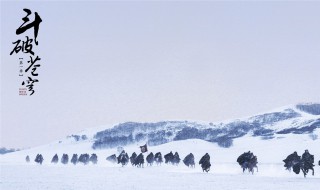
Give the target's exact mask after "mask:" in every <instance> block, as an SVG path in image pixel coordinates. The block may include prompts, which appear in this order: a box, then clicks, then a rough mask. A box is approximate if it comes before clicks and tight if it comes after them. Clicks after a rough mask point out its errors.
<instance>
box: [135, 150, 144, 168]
mask: <svg viewBox="0 0 320 190" xmlns="http://www.w3.org/2000/svg"><path fill="white" fill-rule="evenodd" d="M134 165H135V166H137V167H138V168H143V165H144V156H143V154H142V153H140V154H139V155H138V156H137V158H136V159H135V161H134Z"/></svg>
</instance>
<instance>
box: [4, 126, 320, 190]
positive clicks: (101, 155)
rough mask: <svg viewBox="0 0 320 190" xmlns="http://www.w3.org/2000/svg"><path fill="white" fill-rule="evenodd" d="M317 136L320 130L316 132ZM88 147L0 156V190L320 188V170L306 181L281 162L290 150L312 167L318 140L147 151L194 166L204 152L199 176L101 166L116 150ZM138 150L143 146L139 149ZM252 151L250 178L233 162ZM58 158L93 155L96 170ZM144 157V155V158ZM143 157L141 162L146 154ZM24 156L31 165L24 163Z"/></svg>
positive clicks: (169, 169) (178, 145) (251, 140)
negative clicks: (207, 160)
mask: <svg viewBox="0 0 320 190" xmlns="http://www.w3.org/2000/svg"><path fill="white" fill-rule="evenodd" d="M316 132H317V134H318V133H319V130H317V131H316ZM91 145H92V142H90V141H87V142H73V141H68V140H65V141H63V142H60V143H59V142H58V141H57V142H53V143H51V144H48V145H43V146H39V147H35V148H32V149H27V150H23V151H19V152H14V153H9V154H6V155H2V156H0V166H1V181H0V189H1V190H11V189H12V190H13V189H14V190H16V189H18V190H24V189H30V190H42V189H53V190H60V189H66V190H72V189H76V190H82V189H83V190H84V189H85V190H87V189H96V190H100V189H108V190H109V189H115V190H124V189H139V190H140V189H141V190H143V189H148V190H150V189H174V190H179V189H183V190H185V189H190V190H191V189H201V190H205V189H210V190H212V189H219V190H220V189H221V190H228V189H230V190H231V189H232V190H234V189H237V190H241V189H243V190H270V189H274V190H284V189H290V190H300V189H301V190H302V189H303V190H315V189H318V188H319V187H320V166H318V165H316V166H315V175H314V176H312V175H311V173H309V174H308V175H307V178H304V177H303V174H302V173H300V174H299V175H296V174H295V173H293V172H291V173H290V172H288V171H286V170H285V169H284V167H283V163H282V160H283V159H285V158H286V156H287V155H289V154H291V153H292V152H293V151H295V150H296V151H297V152H298V154H299V155H301V154H302V153H303V152H304V150H305V149H309V151H310V153H312V154H314V155H315V161H316V164H317V162H318V161H319V159H320V139H316V140H312V139H311V138H310V137H309V136H308V135H307V134H306V135H293V134H289V135H285V136H277V137H276V138H274V139H270V140H261V139H260V138H259V137H250V136H247V137H242V138H238V139H235V141H234V145H233V146H232V147H230V148H221V147H219V146H218V145H217V144H215V143H210V142H206V141H203V140H198V139H190V140H184V141H174V142H170V143H166V144H162V145H159V146H153V147H149V152H150V151H152V152H153V153H156V152H158V151H160V152H162V154H163V155H164V154H166V153H168V152H170V151H173V153H174V152H175V151H178V152H179V154H180V158H181V159H183V158H184V157H185V156H186V155H187V154H189V153H190V152H192V153H193V154H194V155H195V161H196V163H197V162H198V161H199V160H200V158H201V157H202V156H203V155H204V154H205V153H206V152H208V153H209V154H210V156H211V164H212V167H211V170H210V171H209V173H203V172H202V170H201V167H200V166H199V165H198V164H196V167H195V168H192V169H191V168H187V167H186V166H185V165H184V164H183V163H182V162H181V163H180V165H179V166H172V165H166V164H163V165H162V166H151V167H150V166H146V165H145V167H144V168H135V167H132V166H131V165H130V164H129V165H127V166H125V167H121V166H120V165H117V164H112V163H110V162H108V161H106V160H105V159H106V157H107V156H110V155H111V154H118V153H117V150H116V149H106V150H92V149H91ZM140 145H142V144H140ZM124 149H125V150H126V151H127V152H128V154H129V156H131V154H132V152H134V151H135V152H137V153H139V145H138V144H135V145H131V146H128V147H124ZM248 150H251V151H252V152H253V153H254V154H255V155H257V157H258V162H259V163H258V167H259V172H256V173H254V175H252V174H249V173H242V170H241V168H240V166H239V165H238V164H237V162H236V159H237V157H238V156H239V155H240V154H242V153H243V152H246V151H248ZM37 153H41V154H42V155H43V157H44V163H43V165H37V164H36V163H35V162H34V161H33V160H34V158H35V156H36V154H37ZM55 153H57V154H58V155H59V158H61V156H62V153H67V154H69V157H71V156H72V154H73V153H77V154H78V155H79V154H81V153H89V154H92V153H96V154H97V155H98V164H97V165H92V164H89V165H86V166H84V165H81V164H78V165H76V166H74V165H72V164H70V163H69V164H68V165H63V164H61V163H58V164H56V165H54V164H51V163H50V162H51V159H52V157H53V155H54V154H55ZM147 154H148V153H147ZM147 154H145V157H146V155H147ZM26 155H29V156H30V159H31V162H30V163H26V162H25V157H26Z"/></svg>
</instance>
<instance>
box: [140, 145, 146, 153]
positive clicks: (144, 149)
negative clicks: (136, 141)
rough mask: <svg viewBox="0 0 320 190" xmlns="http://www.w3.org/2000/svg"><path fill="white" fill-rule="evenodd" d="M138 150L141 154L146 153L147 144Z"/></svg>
mask: <svg viewBox="0 0 320 190" xmlns="http://www.w3.org/2000/svg"><path fill="white" fill-rule="evenodd" d="M140 149H141V152H142V153H145V152H148V148H147V144H145V145H143V146H140Z"/></svg>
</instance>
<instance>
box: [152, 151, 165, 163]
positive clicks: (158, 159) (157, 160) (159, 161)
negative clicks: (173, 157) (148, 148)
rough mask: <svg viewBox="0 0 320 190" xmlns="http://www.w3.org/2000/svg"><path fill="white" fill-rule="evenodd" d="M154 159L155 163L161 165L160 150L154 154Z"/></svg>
mask: <svg viewBox="0 0 320 190" xmlns="http://www.w3.org/2000/svg"><path fill="white" fill-rule="evenodd" d="M154 161H155V162H156V163H157V165H159V164H160V165H161V163H162V162H163V161H162V154H161V152H157V153H156V154H155V155H154Z"/></svg>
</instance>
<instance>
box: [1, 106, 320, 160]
mask: <svg viewBox="0 0 320 190" xmlns="http://www.w3.org/2000/svg"><path fill="white" fill-rule="evenodd" d="M319 110H320V104H298V105H293V106H286V107H282V108H279V109H276V110H273V111H271V112H267V113H262V114H258V115H256V116H251V117H247V118H242V119H235V120H229V121H224V122H216V123H204V122H189V121H163V122H157V123H136V122H127V123H121V124H118V125H116V126H114V127H112V126H102V127H99V128H96V129H94V128H92V129H88V130H85V131H82V132H81V133H78V134H76V135H70V136H68V137H67V138H66V139H62V140H59V141H56V142H52V143H50V144H47V145H43V146H39V147H35V148H31V149H27V150H23V151H20V152H16V153H10V154H7V155H6V156H2V157H1V162H2V163H3V162H11V161H14V162H20V163H23V162H24V158H25V155H30V156H35V155H36V154H37V153H42V154H43V155H44V157H45V158H47V159H45V162H49V160H51V158H52V156H53V155H54V154H55V153H58V154H60V155H61V154H63V153H68V154H73V153H78V154H81V153H86V152H87V153H97V154H98V155H101V156H102V157H103V158H105V157H106V156H107V155H110V154H114V153H117V151H116V148H117V147H118V146H123V147H124V148H125V149H126V150H127V151H128V152H129V153H131V152H133V151H135V152H138V151H139V145H143V144H145V143H146V142H147V144H148V145H149V149H150V150H151V151H153V152H156V151H162V152H169V151H171V150H172V151H179V152H181V154H182V156H183V155H186V154H188V153H190V152H194V153H197V154H196V155H195V156H196V157H197V156H200V155H203V154H204V153H206V152H212V153H213V154H215V155H216V156H215V158H214V159H216V161H217V162H234V160H235V157H237V156H238V155H239V154H241V153H243V152H244V151H248V150H252V151H254V152H256V153H257V155H261V156H260V157H259V156H258V157H259V160H260V161H262V162H264V163H281V162H282V159H283V158H284V157H285V156H286V155H288V154H290V153H292V152H293V151H295V150H297V151H299V152H302V151H304V150H305V149H309V150H310V152H311V153H313V154H316V159H318V158H317V156H320V149H319V144H320V115H319ZM106 128H107V129H106ZM226 147H228V148H226ZM274 153H276V154H274ZM17 155H20V156H17ZM262 155H263V156H262ZM48 158H50V159H48ZM31 159H32V158H31ZM104 161H105V160H104ZM104 161H103V162H104ZM106 164H107V163H106Z"/></svg>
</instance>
